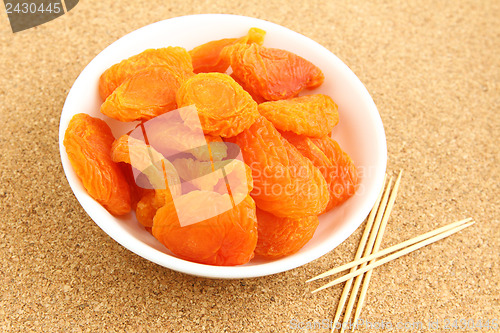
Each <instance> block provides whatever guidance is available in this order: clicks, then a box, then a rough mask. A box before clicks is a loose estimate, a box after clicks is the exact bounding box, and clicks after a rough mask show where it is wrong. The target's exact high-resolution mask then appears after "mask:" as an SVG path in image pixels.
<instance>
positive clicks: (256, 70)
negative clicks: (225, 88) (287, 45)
mask: <svg viewBox="0 0 500 333" xmlns="http://www.w3.org/2000/svg"><path fill="white" fill-rule="evenodd" d="M222 57H223V58H225V59H229V63H230V65H231V68H232V70H233V73H232V74H231V75H232V76H233V77H234V78H235V79H236V80H237V81H238V82H243V83H244V86H245V88H246V89H247V91H248V92H249V93H250V94H251V95H252V96H261V97H262V98H263V99H265V100H272V101H274V100H280V99H286V98H290V97H294V96H297V95H298V93H299V92H300V91H302V90H303V89H305V88H315V87H318V86H319V85H321V84H322V83H323V81H324V75H323V72H322V71H321V70H320V69H319V68H318V67H316V66H315V65H314V64H312V63H311V62H309V61H307V60H306V59H304V58H302V57H300V56H298V55H296V54H294V53H292V52H289V51H286V50H280V49H273V48H266V47H263V46H259V45H257V44H250V45H248V44H235V45H231V46H227V47H225V48H224V49H223V50H222Z"/></svg>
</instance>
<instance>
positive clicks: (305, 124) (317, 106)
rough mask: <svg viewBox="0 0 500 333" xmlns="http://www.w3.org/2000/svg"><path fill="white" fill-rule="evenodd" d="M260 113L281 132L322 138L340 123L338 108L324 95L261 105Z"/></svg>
mask: <svg viewBox="0 0 500 333" xmlns="http://www.w3.org/2000/svg"><path fill="white" fill-rule="evenodd" d="M259 112H260V114H261V115H263V116H264V117H266V118H267V120H269V121H270V122H272V123H273V125H274V126H275V127H276V128H277V129H278V130H281V131H292V132H294V133H296V134H301V135H306V136H314V137H322V136H325V135H327V134H328V133H330V132H331V131H332V129H333V127H334V126H335V125H337V123H338V122H339V113H338V107H337V104H335V102H333V100H332V99H331V98H330V97H329V96H327V95H322V94H316V95H306V96H301V97H295V98H290V99H285V100H281V101H272V102H265V103H262V104H259Z"/></svg>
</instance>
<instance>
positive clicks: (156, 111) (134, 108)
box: [101, 66, 181, 121]
mask: <svg viewBox="0 0 500 333" xmlns="http://www.w3.org/2000/svg"><path fill="white" fill-rule="evenodd" d="M180 83H181V82H180V80H179V78H178V77H177V76H176V74H175V73H173V72H172V70H171V69H169V67H167V66H149V67H147V68H145V69H142V70H140V71H138V72H137V73H135V74H134V75H132V76H130V77H128V78H127V79H126V80H125V81H124V82H123V83H122V84H121V85H120V86H119V87H118V88H116V89H115V90H114V91H113V93H112V94H111V95H109V97H108V98H106V101H104V103H103V104H102V105H101V112H102V113H103V114H105V115H107V116H109V117H111V118H114V119H116V120H120V121H136V120H148V119H151V118H154V117H156V116H158V115H160V114H163V113H165V112H168V111H171V110H174V109H176V108H177V103H176V102H175V93H176V92H177V89H179V87H180Z"/></svg>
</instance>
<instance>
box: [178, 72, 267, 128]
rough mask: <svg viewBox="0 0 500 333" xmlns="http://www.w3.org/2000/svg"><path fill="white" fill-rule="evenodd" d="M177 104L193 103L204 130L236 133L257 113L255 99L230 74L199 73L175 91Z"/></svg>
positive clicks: (247, 125)
mask: <svg viewBox="0 0 500 333" xmlns="http://www.w3.org/2000/svg"><path fill="white" fill-rule="evenodd" d="M177 105H178V106H179V107H183V106H188V105H195V106H196V109H197V111H198V116H199V119H200V122H201V127H202V128H203V131H204V133H205V134H210V135H219V136H222V137H231V136H235V135H237V134H238V133H241V131H243V130H245V129H246V128H248V127H250V125H252V123H253V122H254V121H255V119H256V118H257V117H258V116H259V112H258V111H257V103H256V102H255V101H254V100H253V99H252V97H251V96H250V95H249V94H248V93H247V92H246V91H245V90H243V88H241V86H240V85H239V84H238V83H236V81H234V80H233V79H232V78H231V77H230V76H229V75H227V74H221V73H200V74H196V75H195V76H193V77H191V78H189V79H188V80H186V81H185V82H184V83H183V84H182V85H181V87H180V88H179V90H178V91H177Z"/></svg>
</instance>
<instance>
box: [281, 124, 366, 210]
mask: <svg viewBox="0 0 500 333" xmlns="http://www.w3.org/2000/svg"><path fill="white" fill-rule="evenodd" d="M282 134H283V136H284V137H285V138H286V139H287V140H288V141H289V142H290V143H291V144H292V145H294V146H295V147H296V148H297V149H298V151H299V152H300V153H301V154H302V155H304V156H305V157H307V158H308V159H310V160H311V162H312V163H313V164H314V166H316V167H317V168H318V169H319V170H320V171H321V173H322V174H323V176H324V177H325V179H326V182H327V183H328V188H329V192H330V201H329V202H328V205H327V207H326V209H325V212H326V211H329V210H330V209H332V208H333V207H335V206H338V205H340V204H341V203H343V202H344V201H346V200H347V199H348V198H350V197H351V196H353V195H354V193H355V191H356V185H357V182H358V175H357V171H356V167H355V166H354V163H353V161H352V160H351V158H350V157H349V155H348V154H347V153H345V152H344V151H342V149H341V148H340V146H339V144H338V143H337V142H336V141H335V140H333V139H332V138H331V137H329V136H324V137H322V138H309V137H306V136H301V135H296V134H294V133H291V132H284V133H282Z"/></svg>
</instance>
